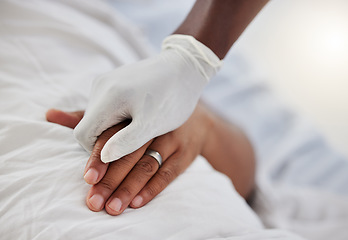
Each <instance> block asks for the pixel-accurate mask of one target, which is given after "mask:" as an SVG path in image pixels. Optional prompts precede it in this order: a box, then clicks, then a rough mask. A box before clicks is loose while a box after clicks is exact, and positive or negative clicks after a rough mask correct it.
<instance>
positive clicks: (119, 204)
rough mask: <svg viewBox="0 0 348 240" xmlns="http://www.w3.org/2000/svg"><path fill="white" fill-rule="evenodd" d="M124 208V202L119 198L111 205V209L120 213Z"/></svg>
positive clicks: (113, 200)
mask: <svg viewBox="0 0 348 240" xmlns="http://www.w3.org/2000/svg"><path fill="white" fill-rule="evenodd" d="M121 207H122V202H121V200H120V199H119V198H114V199H112V201H111V202H110V203H109V208H111V209H113V210H114V211H116V212H119V211H120V210H121Z"/></svg>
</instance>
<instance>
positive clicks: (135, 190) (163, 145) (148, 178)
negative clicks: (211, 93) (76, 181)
mask: <svg viewBox="0 0 348 240" xmlns="http://www.w3.org/2000/svg"><path fill="white" fill-rule="evenodd" d="M209 116H210V115H209V114H207V112H206V110H205V108H203V107H202V106H198V107H197V108H196V110H195V111H194V113H193V114H192V116H191V117H190V118H189V119H188V121H187V122H186V123H184V125H182V126H181V127H180V128H178V129H176V130H174V131H172V132H169V133H167V134H165V135H162V136H159V137H157V138H155V139H152V140H150V141H149V142H147V143H146V144H145V145H144V146H142V147H141V148H139V149H138V150H136V151H135V152H133V153H131V154H128V155H126V156H124V157H122V158H121V159H119V160H117V161H114V162H112V163H109V164H105V163H103V162H102V161H101V159H100V152H101V149H102V148H103V146H104V144H105V143H106V142H107V140H108V139H109V138H110V137H111V136H113V135H114V134H115V133H116V132H118V131H119V130H121V129H122V128H124V127H125V126H127V124H129V122H122V123H120V124H118V125H116V126H114V127H111V128H109V129H107V130H106V131H104V132H103V133H102V134H101V135H100V136H99V137H98V140H97V142H96V144H95V146H94V148H93V151H92V154H91V156H90V158H89V160H88V162H87V165H86V168H85V175H84V177H85V180H86V182H87V183H89V184H92V185H93V186H92V187H91V189H90V191H89V192H88V194H87V199H86V203H87V206H88V207H89V208H90V209H91V210H92V211H101V210H102V209H103V208H104V207H105V209H106V211H107V212H108V213H109V214H110V215H119V214H120V213H122V212H123V211H124V210H125V209H126V208H127V207H128V206H131V207H133V208H138V207H142V206H144V205H145V204H147V203H148V202H149V201H151V200H152V199H153V198H154V197H155V196H156V195H157V194H159V193H160V192H161V191H162V190H163V189H164V188H166V187H167V186H168V184H169V183H170V182H171V181H173V180H174V179H175V178H176V177H177V176H178V175H179V174H180V173H182V172H183V171H184V170H185V169H186V168H187V167H188V166H189V165H190V164H191V162H192V161H193V160H194V159H195V158H196V157H197V155H198V154H200V153H202V150H203V148H204V147H205V146H204V145H205V142H206V139H209V133H210V131H209V130H210V129H211V125H212V121H211V119H210V117H209ZM46 117H47V120H48V121H50V122H54V123H58V124H61V125H64V126H67V127H70V128H74V127H75V126H76V125H77V124H78V122H79V121H80V120H81V118H82V117H83V111H80V112H74V113H66V112H62V111H59V110H53V109H52V110H49V111H48V112H47V114H46ZM146 149H152V150H155V151H157V152H159V153H160V154H161V156H162V158H163V165H162V167H161V168H159V164H158V163H157V161H156V160H155V159H154V158H152V157H151V156H148V155H144V153H145V151H146Z"/></svg>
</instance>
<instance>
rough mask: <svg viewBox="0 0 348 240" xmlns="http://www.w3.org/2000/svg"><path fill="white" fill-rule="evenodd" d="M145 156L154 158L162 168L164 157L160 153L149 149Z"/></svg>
mask: <svg viewBox="0 0 348 240" xmlns="http://www.w3.org/2000/svg"><path fill="white" fill-rule="evenodd" d="M144 155H149V156H151V157H153V158H154V159H156V161H157V162H158V165H159V167H161V166H162V156H161V154H160V153H159V152H157V151H155V150H152V149H147V150H146V152H145V153H144Z"/></svg>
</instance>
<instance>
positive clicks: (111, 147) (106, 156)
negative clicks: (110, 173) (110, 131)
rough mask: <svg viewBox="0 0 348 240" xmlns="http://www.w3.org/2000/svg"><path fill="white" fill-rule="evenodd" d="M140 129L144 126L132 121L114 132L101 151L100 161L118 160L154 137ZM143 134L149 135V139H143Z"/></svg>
mask: <svg viewBox="0 0 348 240" xmlns="http://www.w3.org/2000/svg"><path fill="white" fill-rule="evenodd" d="M142 129H144V128H141V127H140V126H139V124H136V123H135V122H134V121H132V122H131V123H130V124H129V125H128V126H127V127H125V128H123V129H121V130H120V131H118V132H117V133H116V134H114V135H113V136H112V137H111V138H110V139H109V140H108V141H107V142H106V143H105V145H104V147H103V149H102V151H101V160H102V162H104V163H108V162H112V161H115V160H118V159H120V158H121V157H123V156H126V155H128V154H130V153H132V152H134V151H135V150H137V149H139V148H140V147H141V146H143V145H144V144H145V143H147V142H148V141H149V140H151V139H152V138H153V137H154V136H153V135H154V134H149V133H148V132H147V133H144V132H143V131H142ZM141 136H143V137H141ZM144 136H145V137H150V139H145V138H144Z"/></svg>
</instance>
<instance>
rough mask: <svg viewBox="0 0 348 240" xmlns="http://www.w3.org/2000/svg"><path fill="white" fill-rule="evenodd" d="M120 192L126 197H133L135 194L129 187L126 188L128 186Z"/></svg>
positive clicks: (120, 189)
mask: <svg viewBox="0 0 348 240" xmlns="http://www.w3.org/2000/svg"><path fill="white" fill-rule="evenodd" d="M118 190H119V191H121V192H122V193H123V194H125V195H126V196H131V195H133V194H132V191H131V190H130V189H129V188H128V187H126V186H124V187H120V188H119V189H118Z"/></svg>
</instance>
